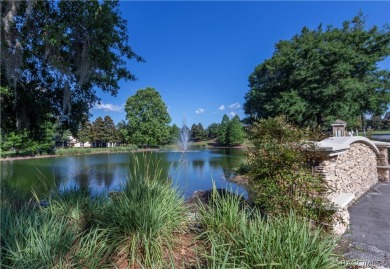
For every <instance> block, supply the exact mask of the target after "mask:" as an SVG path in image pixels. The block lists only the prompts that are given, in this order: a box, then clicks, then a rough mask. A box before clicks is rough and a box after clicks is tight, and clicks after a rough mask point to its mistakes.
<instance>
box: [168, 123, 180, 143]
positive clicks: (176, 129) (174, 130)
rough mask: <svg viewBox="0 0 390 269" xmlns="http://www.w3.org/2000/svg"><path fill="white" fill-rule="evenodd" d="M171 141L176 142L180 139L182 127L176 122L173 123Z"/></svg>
mask: <svg viewBox="0 0 390 269" xmlns="http://www.w3.org/2000/svg"><path fill="white" fill-rule="evenodd" d="M170 136H171V141H170V142H171V143H176V142H177V141H179V140H180V128H179V127H177V125H176V124H173V125H172V127H171V131H170Z"/></svg>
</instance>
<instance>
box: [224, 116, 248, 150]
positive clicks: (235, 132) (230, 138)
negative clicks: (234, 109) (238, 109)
mask: <svg viewBox="0 0 390 269" xmlns="http://www.w3.org/2000/svg"><path fill="white" fill-rule="evenodd" d="M244 137H245V132H244V128H243V127H242V124H241V122H240V118H239V117H238V115H235V116H234V117H233V119H232V120H231V121H230V123H229V125H228V128H227V134H226V143H227V144H228V145H230V146H235V145H240V144H242V142H244Z"/></svg>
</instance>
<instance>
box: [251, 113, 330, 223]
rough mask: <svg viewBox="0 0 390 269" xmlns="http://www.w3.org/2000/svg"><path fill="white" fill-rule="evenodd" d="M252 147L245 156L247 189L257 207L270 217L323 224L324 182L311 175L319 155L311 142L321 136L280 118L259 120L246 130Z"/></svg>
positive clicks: (317, 176)
mask: <svg viewBox="0 0 390 269" xmlns="http://www.w3.org/2000/svg"><path fill="white" fill-rule="evenodd" d="M249 134H250V138H251V139H252V140H253V143H254V145H255V147H254V148H253V149H250V150H249V152H248V154H247V161H246V168H247V169H248V170H249V173H248V176H249V179H250V180H249V183H250V189H251V190H253V192H254V193H255V195H256V203H257V204H259V206H261V207H263V208H264V209H265V210H266V211H267V212H269V213H270V214H271V213H272V214H275V215H278V214H283V213H284V214H287V213H289V212H290V210H292V209H293V210H294V211H295V212H296V213H297V214H299V215H302V216H305V217H308V218H311V219H314V220H317V221H324V220H327V219H326V218H327V217H329V216H330V215H331V214H332V212H330V211H327V210H326V208H325V202H326V199H325V198H324V197H325V194H326V193H327V192H328V191H329V189H328V187H327V185H326V183H325V181H324V180H323V179H322V178H321V177H320V176H319V175H316V174H314V173H313V172H312V167H313V166H315V165H316V160H317V158H318V157H319V155H318V154H319V152H318V151H316V147H315V144H314V142H305V141H318V140H319V139H318V138H320V137H321V134H317V133H313V132H311V131H310V130H309V129H303V130H302V129H298V128H296V127H295V126H293V125H290V124H288V123H286V122H285V121H284V120H283V119H282V118H274V119H272V118H271V119H268V120H259V121H258V122H255V123H254V124H253V125H252V126H251V128H250V130H249Z"/></svg>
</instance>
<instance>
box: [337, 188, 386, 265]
mask: <svg viewBox="0 0 390 269" xmlns="http://www.w3.org/2000/svg"><path fill="white" fill-rule="evenodd" d="M349 214H350V228H349V230H348V231H347V232H346V233H345V234H344V235H343V237H344V238H345V239H348V240H349V241H350V242H351V244H350V249H349V251H348V252H347V253H346V254H345V257H347V258H348V259H351V260H356V261H358V262H361V264H362V265H364V264H365V263H366V265H368V266H367V267H368V268H390V182H381V183H378V184H377V185H375V186H374V187H373V188H372V189H371V190H369V191H368V192H367V193H366V194H364V195H363V196H362V197H360V199H358V201H357V202H355V204H353V205H352V206H351V207H350V208H349ZM371 265H373V266H371Z"/></svg>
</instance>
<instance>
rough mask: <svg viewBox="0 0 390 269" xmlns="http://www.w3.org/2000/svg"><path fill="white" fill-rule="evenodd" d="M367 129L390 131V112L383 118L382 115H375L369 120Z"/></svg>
mask: <svg viewBox="0 0 390 269" xmlns="http://www.w3.org/2000/svg"><path fill="white" fill-rule="evenodd" d="M367 127H368V128H370V129H374V130H390V112H386V114H385V115H384V116H383V117H382V116H381V115H374V116H372V117H371V118H370V119H368V120H367Z"/></svg>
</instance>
